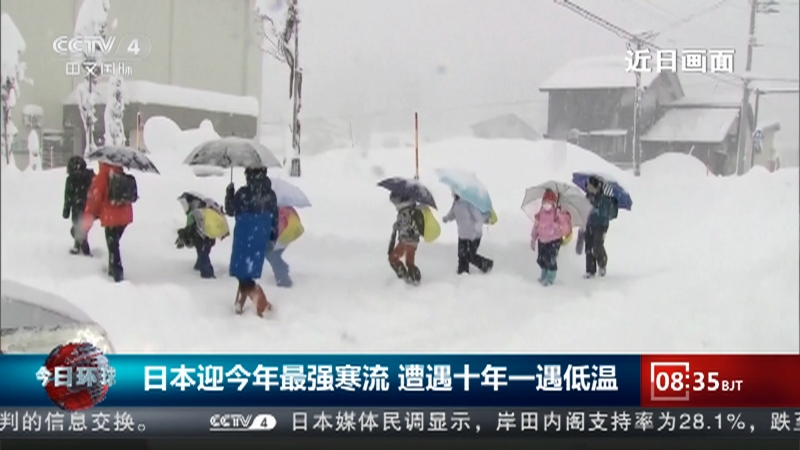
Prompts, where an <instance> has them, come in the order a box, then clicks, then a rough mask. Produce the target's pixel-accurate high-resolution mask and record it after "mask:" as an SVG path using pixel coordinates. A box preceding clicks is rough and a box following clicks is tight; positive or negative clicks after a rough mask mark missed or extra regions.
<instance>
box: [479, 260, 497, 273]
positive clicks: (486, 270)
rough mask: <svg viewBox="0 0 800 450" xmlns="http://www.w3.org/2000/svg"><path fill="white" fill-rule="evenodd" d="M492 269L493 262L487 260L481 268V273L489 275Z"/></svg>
mask: <svg viewBox="0 0 800 450" xmlns="http://www.w3.org/2000/svg"><path fill="white" fill-rule="evenodd" d="M493 268H494V261H492V260H491V259H487V260H486V262H485V263H484V264H483V267H481V272H483V273H489V272H491V271H492V269H493Z"/></svg>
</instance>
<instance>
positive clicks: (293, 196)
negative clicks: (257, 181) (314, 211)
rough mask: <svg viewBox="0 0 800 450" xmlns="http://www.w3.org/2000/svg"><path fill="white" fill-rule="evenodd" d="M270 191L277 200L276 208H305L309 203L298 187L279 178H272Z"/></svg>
mask: <svg viewBox="0 0 800 450" xmlns="http://www.w3.org/2000/svg"><path fill="white" fill-rule="evenodd" d="M271 181H272V190H273V191H275V196H276V197H277V198H278V206H280V207H285V206H288V207H292V208H307V207H309V206H311V202H310V201H309V200H308V197H306V194H305V193H304V192H303V191H302V190H300V188H299V187H297V186H295V185H293V184H292V183H289V182H288V181H285V180H282V179H280V178H272V179H271Z"/></svg>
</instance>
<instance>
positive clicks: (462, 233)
mask: <svg viewBox="0 0 800 450" xmlns="http://www.w3.org/2000/svg"><path fill="white" fill-rule="evenodd" d="M453 220H455V221H456V226H457V227H458V268H457V269H456V273H458V274H459V275H461V274H464V273H469V265H470V264H472V265H473V266H475V267H477V268H478V269H479V270H480V271H481V272H483V273H488V272H491V270H492V267H494V261H492V260H491V259H489V258H485V257H483V256H481V255H479V254H478V247H480V245H481V238H482V237H483V225H484V224H485V223H488V222H489V215H488V214H483V213H481V212H480V211H479V210H478V208H476V207H475V206H474V205H473V204H471V203H469V202H467V201H466V200H464V199H463V198H461V197H460V196H459V195H458V194H456V193H455V192H453V206H452V207H451V208H450V212H448V213H447V214H445V215H444V217H442V222H444V223H448V222H451V221H453Z"/></svg>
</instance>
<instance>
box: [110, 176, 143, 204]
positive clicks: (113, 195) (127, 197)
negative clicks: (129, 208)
mask: <svg viewBox="0 0 800 450" xmlns="http://www.w3.org/2000/svg"><path fill="white" fill-rule="evenodd" d="M136 200H139V189H138V188H137V187H136V178H135V177H134V176H133V175H129V174H127V173H116V172H115V173H112V174H111V175H109V177H108V201H109V202H110V203H111V204H112V205H128V204H131V203H135V202H136Z"/></svg>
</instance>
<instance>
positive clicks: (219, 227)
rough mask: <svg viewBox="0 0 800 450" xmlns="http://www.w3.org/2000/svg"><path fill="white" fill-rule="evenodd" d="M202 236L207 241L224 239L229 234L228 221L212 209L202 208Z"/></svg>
mask: <svg viewBox="0 0 800 450" xmlns="http://www.w3.org/2000/svg"><path fill="white" fill-rule="evenodd" d="M200 214H202V217H203V235H205V237H207V238H209V239H224V238H225V237H227V236H228V235H229V234H230V228H228V220H227V219H226V218H225V216H224V215H222V213H220V212H219V211H217V210H216V209H214V208H202V209H200Z"/></svg>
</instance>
